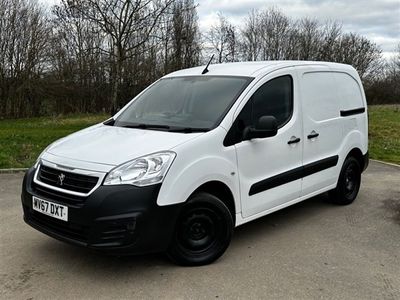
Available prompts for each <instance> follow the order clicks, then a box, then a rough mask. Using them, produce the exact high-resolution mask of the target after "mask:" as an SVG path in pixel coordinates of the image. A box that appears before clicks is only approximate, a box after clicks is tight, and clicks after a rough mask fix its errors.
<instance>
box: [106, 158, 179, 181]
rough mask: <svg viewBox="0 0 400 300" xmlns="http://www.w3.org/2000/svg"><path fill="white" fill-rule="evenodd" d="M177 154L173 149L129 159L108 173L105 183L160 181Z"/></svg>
mask: <svg viewBox="0 0 400 300" xmlns="http://www.w3.org/2000/svg"><path fill="white" fill-rule="evenodd" d="M175 156H176V154H175V152H172V151H163V152H158V153H154V154H150V155H146V156H142V157H139V158H136V159H134V160H131V161H128V162H126V163H124V164H122V165H120V166H118V167H116V168H114V169H113V170H111V171H110V173H108V175H107V176H106V178H105V179H104V185H116V184H132V185H136V186H145V185H151V184H156V183H160V182H162V181H163V179H164V176H165V174H167V171H168V169H169V167H170V166H171V164H172V162H173V161H174V158H175Z"/></svg>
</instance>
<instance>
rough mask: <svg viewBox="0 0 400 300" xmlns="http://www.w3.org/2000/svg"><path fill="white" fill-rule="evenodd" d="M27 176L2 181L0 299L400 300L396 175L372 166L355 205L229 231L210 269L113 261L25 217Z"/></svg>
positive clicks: (140, 259)
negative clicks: (57, 237)
mask: <svg viewBox="0 0 400 300" xmlns="http://www.w3.org/2000/svg"><path fill="white" fill-rule="evenodd" d="M22 177H23V175H22V174H21V173H19V174H0V205H1V206H0V207H1V208H0V229H1V230H0V298H1V299H67V298H68V299H110V298H113V299H128V298H129V299H143V298H145V299H147V298H161V299H228V298H229V299H231V298H235V299H400V168H399V167H395V166H389V165H385V164H381V163H378V162H370V166H369V168H368V169H367V171H366V172H365V173H364V174H363V179H362V187H361V190H360V193H359V195H358V198H357V199H356V201H355V202H354V203H353V204H352V205H350V206H335V205H332V204H330V203H328V202H327V201H326V200H327V196H326V195H321V196H318V197H315V198H312V199H310V200H307V201H304V202H302V203H299V204H297V205H294V206H292V207H289V208H287V209H284V210H281V211H279V212H276V213H274V214H271V215H269V216H266V217H264V218H261V219H259V220H256V221H253V222H251V223H248V224H245V225H243V226H241V227H239V228H237V229H236V230H235V234H234V236H233V240H232V243H231V245H230V247H229V248H228V250H227V252H226V253H225V255H224V256H223V257H221V258H220V259H219V260H218V261H216V262H215V263H214V264H212V265H208V266H203V267H194V268H188V267H179V266H175V265H173V264H172V263H170V262H169V260H168V259H167V258H165V256H164V255H162V254H159V255H146V256H136V257H120V258H119V257H111V256H105V255H101V254H97V253H93V252H91V251H89V250H87V249H84V248H78V247H74V246H70V245H67V244H64V243H62V242H59V241H57V240H54V239H52V238H50V237H48V236H46V235H44V234H42V233H40V232H38V231H36V230H34V229H32V228H31V227H29V226H28V225H26V224H25V223H24V222H23V220H22V208H21V204H20V189H21V182H22Z"/></svg>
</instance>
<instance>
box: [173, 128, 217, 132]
mask: <svg viewBox="0 0 400 300" xmlns="http://www.w3.org/2000/svg"><path fill="white" fill-rule="evenodd" d="M209 130H210V128H195V127H173V128H171V129H170V130H169V131H171V132H184V133H192V132H206V131H209Z"/></svg>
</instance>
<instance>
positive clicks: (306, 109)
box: [298, 66, 343, 196]
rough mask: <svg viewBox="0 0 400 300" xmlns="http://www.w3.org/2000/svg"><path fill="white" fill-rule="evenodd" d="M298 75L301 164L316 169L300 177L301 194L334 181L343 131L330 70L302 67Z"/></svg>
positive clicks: (336, 174)
mask: <svg viewBox="0 0 400 300" xmlns="http://www.w3.org/2000/svg"><path fill="white" fill-rule="evenodd" d="M298 74H299V81H300V86H301V87H300V91H301V93H300V95H301V103H302V111H303V136H302V138H303V141H304V143H303V165H304V166H305V167H307V166H314V167H315V169H314V170H311V171H310V173H312V172H315V170H319V171H318V172H315V173H312V174H310V175H308V176H306V177H304V178H303V184H302V193H301V195H302V196H303V195H307V194H309V193H312V192H314V191H316V190H320V189H322V188H324V187H327V186H330V185H332V184H334V183H335V182H336V180H337V178H338V176H339V172H340V167H341V165H339V164H338V159H339V157H338V154H339V149H340V146H341V143H342V138H343V136H342V134H343V133H342V126H341V122H342V119H341V117H340V106H339V101H338V96H337V92H336V91H337V86H336V84H335V81H334V77H333V74H332V72H331V71H330V69H329V68H328V67H322V66H321V67H320V66H316V67H304V68H299V69H298Z"/></svg>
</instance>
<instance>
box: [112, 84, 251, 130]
mask: <svg viewBox="0 0 400 300" xmlns="http://www.w3.org/2000/svg"><path fill="white" fill-rule="evenodd" d="M252 79H253V78H251V77H237V76H188V77H171V78H164V79H161V80H159V81H158V82H156V83H155V84H154V85H153V86H151V87H150V88H149V89H148V90H146V91H145V92H144V93H143V94H141V95H140V96H139V97H138V98H137V99H136V100H135V101H134V102H133V103H132V104H131V105H129V107H127V108H126V109H125V110H124V111H123V112H122V113H121V114H120V115H119V116H118V117H117V119H116V120H115V122H114V126H121V127H133V128H143V129H146V128H148V129H158V130H169V131H187V132H192V131H207V130H210V129H212V128H214V127H216V126H217V125H218V124H219V123H220V122H221V121H222V119H223V118H224V116H225V114H226V113H227V112H228V110H229V109H230V107H231V106H232V104H233V103H234V102H235V101H236V99H237V98H238V97H239V95H240V94H241V93H242V91H243V90H244V89H245V88H246V87H247V86H248V84H249V83H250V82H251V80H252Z"/></svg>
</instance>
